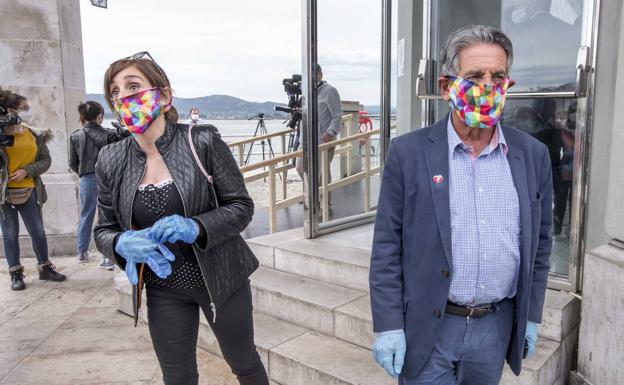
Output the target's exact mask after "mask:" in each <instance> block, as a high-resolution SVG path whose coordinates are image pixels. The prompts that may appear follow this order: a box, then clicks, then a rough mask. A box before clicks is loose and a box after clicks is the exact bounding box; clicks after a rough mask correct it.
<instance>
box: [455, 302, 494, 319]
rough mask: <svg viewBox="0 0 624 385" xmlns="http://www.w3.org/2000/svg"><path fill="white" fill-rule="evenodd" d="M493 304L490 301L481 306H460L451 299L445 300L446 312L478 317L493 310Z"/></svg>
mask: <svg viewBox="0 0 624 385" xmlns="http://www.w3.org/2000/svg"><path fill="white" fill-rule="evenodd" d="M495 309H496V308H495V304H493V303H491V304H488V305H482V306H474V307H470V306H462V305H458V304H456V303H453V302H451V301H447V302H446V310H445V312H446V314H452V315H458V316H461V317H472V318H479V317H483V316H486V315H488V314H490V313H491V312H493V311H494V310H495Z"/></svg>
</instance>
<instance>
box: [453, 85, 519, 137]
mask: <svg viewBox="0 0 624 385" xmlns="http://www.w3.org/2000/svg"><path fill="white" fill-rule="evenodd" d="M446 78H447V79H448V80H449V97H450V101H449V105H450V106H451V108H452V109H454V110H455V112H456V113H457V115H458V116H459V117H460V118H461V119H462V120H463V121H464V122H466V125H468V126H470V127H479V128H488V127H494V126H495V125H496V123H497V122H498V120H499V119H500V117H501V116H502V114H503V107H504V106H505V96H506V94H507V89H508V88H509V84H510V82H511V79H509V78H505V80H503V81H502V82H500V83H498V84H482V83H477V82H473V81H471V80H468V79H464V78H460V77H459V76H450V75H449V76H447V77H446Z"/></svg>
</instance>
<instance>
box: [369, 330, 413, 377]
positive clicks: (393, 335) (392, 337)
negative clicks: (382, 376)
mask: <svg viewBox="0 0 624 385" xmlns="http://www.w3.org/2000/svg"><path fill="white" fill-rule="evenodd" d="M406 349H407V347H406V343H405V332H404V331H403V330H393V331H390V332H385V333H380V334H378V335H377V338H376V339H375V343H374V344H373V355H374V356H375V361H377V363H378V364H379V365H380V366H381V367H382V368H384V369H385V370H386V372H388V374H389V375H391V376H392V377H394V378H398V377H399V374H401V370H403V361H404V360H405V351H406Z"/></svg>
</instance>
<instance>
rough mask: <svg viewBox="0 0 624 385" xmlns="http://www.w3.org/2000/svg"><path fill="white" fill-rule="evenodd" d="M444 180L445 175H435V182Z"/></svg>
mask: <svg viewBox="0 0 624 385" xmlns="http://www.w3.org/2000/svg"><path fill="white" fill-rule="evenodd" d="M443 180H444V177H443V176H442V175H434V176H433V183H435V184H438V183H442V181H443Z"/></svg>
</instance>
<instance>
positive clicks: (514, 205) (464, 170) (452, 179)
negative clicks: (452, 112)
mask: <svg viewBox="0 0 624 385" xmlns="http://www.w3.org/2000/svg"><path fill="white" fill-rule="evenodd" d="M447 132H448V144H449V196H450V207H451V232H452V236H451V239H452V254H453V258H452V263H453V270H452V271H453V275H452V278H451V288H450V292H449V300H450V301H452V302H454V303H457V304H460V305H467V306H474V305H481V304H486V303H491V302H497V301H500V300H502V299H504V298H508V297H509V298H511V297H513V296H515V295H516V282H517V278H518V271H519V266H520V239H519V237H520V206H519V202H518V194H517V192H516V187H515V185H514V182H513V178H512V175H511V169H510V168H509V162H508V161H507V156H506V155H507V143H506V142H505V137H504V136H503V131H502V130H501V128H500V125H499V126H497V128H496V131H495V132H494V135H492V140H491V141H490V144H489V145H488V146H486V147H485V149H484V150H483V151H482V152H481V154H479V155H478V156H477V155H476V154H475V152H474V150H473V148H472V147H469V146H466V145H465V144H464V143H462V141H461V139H460V138H459V136H458V135H457V132H455V129H454V128H453V125H452V123H451V119H450V117H449V120H448V125H447Z"/></svg>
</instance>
